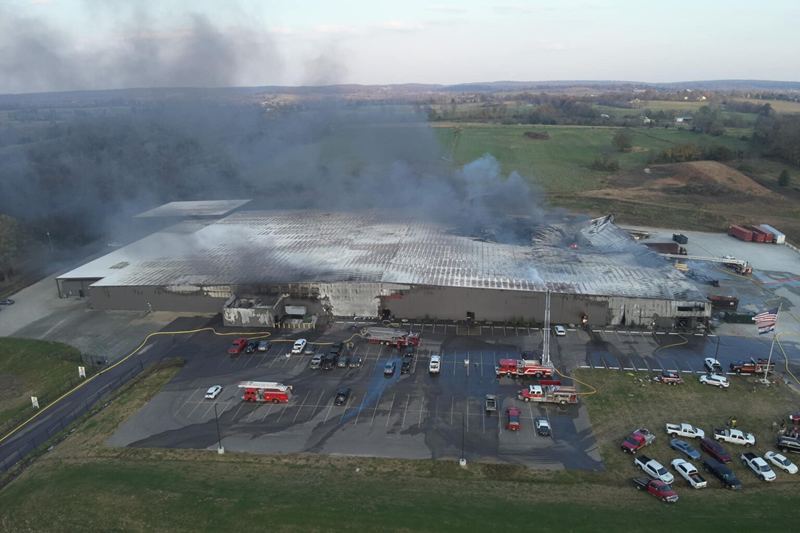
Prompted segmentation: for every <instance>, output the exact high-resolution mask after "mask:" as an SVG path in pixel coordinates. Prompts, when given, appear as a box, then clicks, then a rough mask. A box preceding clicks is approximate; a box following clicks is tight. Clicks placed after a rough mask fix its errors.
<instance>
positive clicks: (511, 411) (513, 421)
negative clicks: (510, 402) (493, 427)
mask: <svg viewBox="0 0 800 533" xmlns="http://www.w3.org/2000/svg"><path fill="white" fill-rule="evenodd" d="M506 415H507V416H508V422H507V423H506V429H510V430H512V431H519V428H520V424H519V409H517V408H516V407H509V408H508V409H506Z"/></svg>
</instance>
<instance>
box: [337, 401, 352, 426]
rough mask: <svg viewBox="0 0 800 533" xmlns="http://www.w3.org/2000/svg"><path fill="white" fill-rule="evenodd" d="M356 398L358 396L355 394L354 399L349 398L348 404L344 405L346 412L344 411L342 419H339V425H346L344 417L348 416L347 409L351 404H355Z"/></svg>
mask: <svg viewBox="0 0 800 533" xmlns="http://www.w3.org/2000/svg"><path fill="white" fill-rule="evenodd" d="M355 398H356V395H355V394H354V395H353V396H352V397H350V398H348V399H347V403H346V404H344V410H343V411H342V417H341V418H340V419H339V425H342V424H344V415H346V414H347V408H348V407H350V404H351V403H352V402H353V400H354V399H355Z"/></svg>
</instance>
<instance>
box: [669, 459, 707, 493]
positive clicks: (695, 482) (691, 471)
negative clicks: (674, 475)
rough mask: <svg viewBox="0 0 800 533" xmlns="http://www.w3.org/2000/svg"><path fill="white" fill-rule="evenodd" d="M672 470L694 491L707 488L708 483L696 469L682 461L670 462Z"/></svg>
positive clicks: (687, 462)
mask: <svg viewBox="0 0 800 533" xmlns="http://www.w3.org/2000/svg"><path fill="white" fill-rule="evenodd" d="M672 468H673V469H674V470H675V471H677V472H678V473H679V474H680V475H681V476H682V477H683V478H684V479H685V480H686V481H688V482H689V485H690V486H691V487H693V488H695V489H703V488H705V487H707V486H708V482H707V481H706V480H705V479H704V478H703V476H701V475H700V473H699V472H698V471H697V468H696V467H695V466H694V465H693V464H692V463H690V462H689V461H686V460H684V459H675V460H674V461H672Z"/></svg>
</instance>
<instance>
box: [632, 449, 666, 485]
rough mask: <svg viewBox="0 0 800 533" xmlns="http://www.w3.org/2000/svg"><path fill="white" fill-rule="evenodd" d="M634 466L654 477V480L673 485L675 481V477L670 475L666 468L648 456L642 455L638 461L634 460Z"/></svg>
mask: <svg viewBox="0 0 800 533" xmlns="http://www.w3.org/2000/svg"><path fill="white" fill-rule="evenodd" d="M633 465H634V466H636V467H638V468H639V470H643V471H644V472H646V473H647V474H649V475H651V476H653V477H654V478H656V479H658V480H660V481H663V482H664V483H672V482H673V481H675V476H673V475H672V474H670V473H669V471H668V470H667V469H666V468H664V465H662V464H661V463H659V462H658V461H656V460H655V459H650V458H649V457H647V456H646V455H640V456H639V457H637V458H636V459H634V460H633Z"/></svg>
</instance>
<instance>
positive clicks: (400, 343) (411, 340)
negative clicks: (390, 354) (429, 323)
mask: <svg viewBox="0 0 800 533" xmlns="http://www.w3.org/2000/svg"><path fill="white" fill-rule="evenodd" d="M361 334H362V335H363V336H364V338H365V339H367V340H368V341H369V342H372V343H375V344H386V345H389V346H396V347H398V348H400V347H404V346H419V333H409V332H408V331H404V330H402V329H395V328H364V329H363V330H361Z"/></svg>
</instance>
